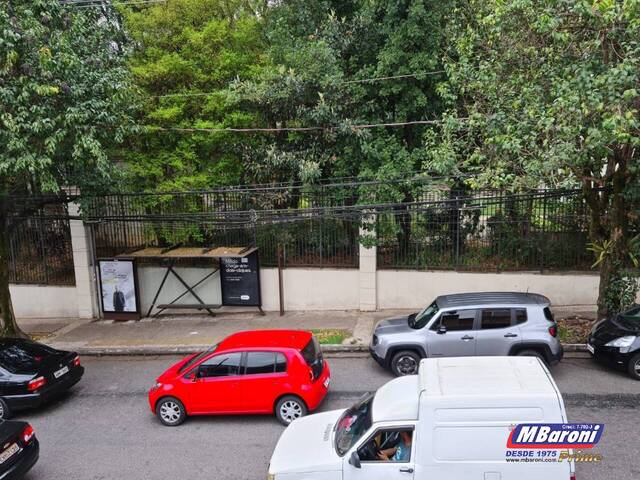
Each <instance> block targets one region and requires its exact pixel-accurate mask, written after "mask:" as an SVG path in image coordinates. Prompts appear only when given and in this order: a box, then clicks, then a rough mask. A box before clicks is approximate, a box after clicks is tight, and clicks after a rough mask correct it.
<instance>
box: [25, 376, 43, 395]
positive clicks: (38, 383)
mask: <svg viewBox="0 0 640 480" xmlns="http://www.w3.org/2000/svg"><path fill="white" fill-rule="evenodd" d="M45 383H47V380H46V379H45V378H44V377H38V378H34V379H33V380H31V381H30V382H29V385H27V389H28V390H29V391H30V392H33V391H34V390H38V389H39V388H41V387H44V384H45Z"/></svg>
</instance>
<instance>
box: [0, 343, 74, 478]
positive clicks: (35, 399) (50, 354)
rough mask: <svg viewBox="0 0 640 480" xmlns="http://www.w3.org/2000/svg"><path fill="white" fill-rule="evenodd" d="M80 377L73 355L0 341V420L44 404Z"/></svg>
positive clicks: (40, 345) (35, 346)
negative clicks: (17, 411)
mask: <svg viewBox="0 0 640 480" xmlns="http://www.w3.org/2000/svg"><path fill="white" fill-rule="evenodd" d="M83 374H84V367H82V365H80V357H79V356H78V355H77V354H76V353H73V352H65V351H63V350H56V349H55V348H51V347H48V346H47V345H43V344H41V343H37V342H33V341H31V340H24V339H16V338H3V339H0V419H6V418H10V416H11V414H12V413H13V412H15V411H16V410H22V409H25V408H33V407H38V406H40V405H42V404H43V403H46V402H47V401H48V400H50V399H52V398H54V397H56V396H58V395H59V394H61V393H63V392H65V391H67V390H68V389H69V388H71V387H72V386H73V385H75V384H76V383H78V381H79V380H80V378H82V375H83ZM0 478H1V477H0Z"/></svg>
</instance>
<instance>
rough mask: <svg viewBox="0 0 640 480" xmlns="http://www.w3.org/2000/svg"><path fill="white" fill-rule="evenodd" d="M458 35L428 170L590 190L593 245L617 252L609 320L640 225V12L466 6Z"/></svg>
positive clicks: (460, 9)
mask: <svg viewBox="0 0 640 480" xmlns="http://www.w3.org/2000/svg"><path fill="white" fill-rule="evenodd" d="M447 36H448V39H449V42H448V43H449V45H450V48H449V49H448V51H447V53H446V59H445V65H446V69H447V73H448V80H447V81H446V82H443V83H442V84H441V85H439V87H438V91H439V93H440V95H441V96H442V98H443V100H444V101H446V102H448V105H449V108H448V111H447V112H446V113H445V115H444V122H443V123H442V124H441V126H440V128H439V129H437V130H434V131H432V132H430V133H428V134H427V136H426V142H427V146H428V148H429V158H428V161H427V162H425V166H427V167H428V168H435V169H438V170H440V171H442V172H454V174H455V172H472V173H475V174H477V177H476V178H475V180H474V185H475V186H494V187H506V188H509V189H513V190H518V189H521V188H527V187H533V188H538V187H540V186H547V187H563V186H573V187H575V186H579V187H580V188H582V191H583V192H584V198H585V201H586V203H587V205H588V207H589V210H590V216H591V220H590V225H589V230H590V238H591V241H592V242H594V243H595V244H600V245H603V244H604V242H610V245H611V246H612V247H613V251H612V252H611V255H608V256H607V260H606V262H608V264H607V265H605V264H604V263H602V264H601V265H600V268H601V273H602V274H601V283H602V284H603V287H602V288H601V296H600V301H599V304H600V312H601V314H606V313H607V312H606V311H605V309H604V299H603V292H604V291H606V289H607V288H608V287H607V282H608V281H609V276H610V273H611V272H612V269H611V268H610V267H611V266H613V265H614V262H615V265H623V262H622V259H623V258H625V257H628V255H627V253H628V251H629V248H630V247H629V244H628V239H630V238H631V237H632V236H633V234H632V233H631V232H633V231H634V230H637V228H638V226H639V225H638V216H637V214H636V212H635V209H634V208H632V203H631V202H630V200H629V195H630V192H631V190H633V189H637V187H638V181H639V180H638V174H639V173H640V172H639V169H640V165H639V164H640V162H638V154H639V152H640V148H639V147H640V115H639V112H638V109H639V105H640V90H639V89H638V85H639V83H640V68H639V66H640V43H639V42H638V38H640V8H639V3H638V2H637V1H636V0H631V1H624V2H622V1H620V2H609V1H606V2H605V1H598V0H596V1H595V2H586V1H584V2H583V1H581V2H565V1H561V0H541V1H538V2H529V1H521V0H507V1H502V0H490V1H486V0H464V1H462V2H459V3H458V4H457V7H456V10H455V14H454V15H453V16H452V21H451V22H450V25H449V31H448V33H447ZM636 205H637V204H636ZM614 270H615V269H614Z"/></svg>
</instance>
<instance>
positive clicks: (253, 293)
mask: <svg viewBox="0 0 640 480" xmlns="http://www.w3.org/2000/svg"><path fill="white" fill-rule="evenodd" d="M220 281H221V282H220V283H221V286H222V304H223V305H234V306H243V305H244V306H254V307H259V306H261V305H262V299H261V298H260V267H259V264H258V252H257V251H255V252H253V253H250V254H249V255H247V256H246V257H238V258H235V257H231V258H224V257H223V258H221V259H220Z"/></svg>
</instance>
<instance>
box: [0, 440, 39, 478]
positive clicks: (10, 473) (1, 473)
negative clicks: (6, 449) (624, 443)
mask: <svg viewBox="0 0 640 480" xmlns="http://www.w3.org/2000/svg"><path fill="white" fill-rule="evenodd" d="M39 456H40V444H39V443H38V439H37V438H34V439H33V441H32V442H31V443H30V444H29V445H27V446H26V447H25V448H24V449H23V450H22V451H21V452H20V453H18V454H17V455H16V459H15V460H13V463H11V464H10V465H9V466H8V468H7V469H6V470H4V469H3V468H2V466H0V480H18V479H20V478H22V477H24V476H25V475H26V473H27V472H28V471H29V470H31V468H32V467H33V466H34V465H35V464H36V462H37V461H38V457H39Z"/></svg>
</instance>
